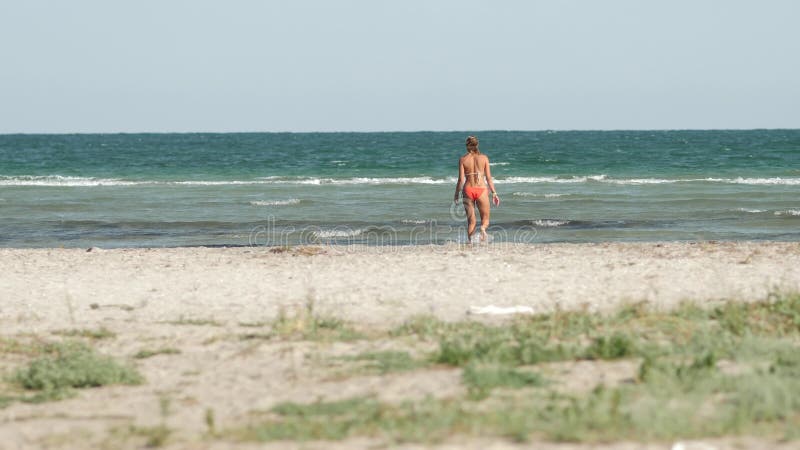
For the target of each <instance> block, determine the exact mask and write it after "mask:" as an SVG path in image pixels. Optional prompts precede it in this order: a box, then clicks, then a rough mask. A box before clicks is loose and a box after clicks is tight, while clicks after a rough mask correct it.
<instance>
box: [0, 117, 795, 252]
mask: <svg viewBox="0 0 800 450" xmlns="http://www.w3.org/2000/svg"><path fill="white" fill-rule="evenodd" d="M467 134H469V133H468V132H418V133H235V134H205V133H200V134H78V135H0V246H3V247H61V246H63V247H89V246H98V247H105V248H108V247H143V246H147V247H159V246H185V245H214V246H223V245H230V246H236V245H285V244H299V243H338V244H347V243H358V244H375V245H380V244H396V245H403V244H428V243H446V242H453V241H456V242H459V241H463V240H464V239H465V230H464V213H463V208H462V207H461V206H460V205H453V203H452V198H453V192H454V188H455V180H456V175H457V172H456V169H457V160H458V157H459V156H460V155H461V154H463V153H464V144H463V143H464V139H465V137H466V136H467ZM477 135H478V137H479V138H480V141H481V150H482V151H483V152H484V153H486V154H487V155H488V156H489V157H490V159H491V162H492V166H491V170H492V173H493V175H494V177H495V182H496V187H497V190H498V193H499V195H500V197H501V199H502V205H501V206H500V207H499V208H495V209H493V210H492V226H491V227H490V234H492V236H493V238H494V240H495V241H496V242H499V241H514V242H600V241H664V240H790V241H796V240H800V130H749V131H714V130H711V131H568V132H567V131H558V132H556V131H540V132H504V131H485V132H480V133H477Z"/></svg>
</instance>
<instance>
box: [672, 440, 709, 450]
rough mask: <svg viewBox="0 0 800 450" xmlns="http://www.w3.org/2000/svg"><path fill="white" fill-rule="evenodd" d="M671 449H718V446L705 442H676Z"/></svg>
mask: <svg viewBox="0 0 800 450" xmlns="http://www.w3.org/2000/svg"><path fill="white" fill-rule="evenodd" d="M671 450H717V448H716V447H714V446H713V445H709V444H706V443H703V442H686V443H684V442H676V443H675V444H673V445H672V449H671Z"/></svg>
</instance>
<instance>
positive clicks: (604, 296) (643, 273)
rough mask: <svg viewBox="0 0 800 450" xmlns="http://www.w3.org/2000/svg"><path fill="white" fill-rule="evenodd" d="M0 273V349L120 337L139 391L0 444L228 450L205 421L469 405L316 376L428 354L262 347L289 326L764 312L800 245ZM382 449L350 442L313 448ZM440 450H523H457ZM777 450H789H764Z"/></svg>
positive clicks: (386, 382) (194, 255)
mask: <svg viewBox="0 0 800 450" xmlns="http://www.w3.org/2000/svg"><path fill="white" fill-rule="evenodd" d="M0 274H2V275H0V298H2V303H1V304H0V329H1V330H2V335H1V336H0V338H2V339H5V341H6V342H11V341H12V340H16V341H25V342H27V341H26V340H28V341H30V340H31V339H46V340H61V339H65V337H64V335H65V334H69V333H65V332H64V330H97V329H104V330H107V331H108V332H109V333H110V334H112V335H113V336H112V337H111V338H102V337H101V338H97V339H93V344H92V345H94V347H96V348H97V350H98V351H99V352H100V353H102V354H107V355H113V356H114V357H116V358H118V359H120V360H124V361H131V363H132V364H135V366H136V368H137V369H138V370H139V372H140V373H141V374H142V376H143V377H144V379H146V382H145V383H143V384H141V385H138V386H107V387H102V388H97V389H85V390H80V391H79V392H78V393H77V395H76V396H74V397H72V398H69V399H66V400H62V401H56V402H48V403H42V404H35V403H25V402H15V403H11V404H10V405H8V406H6V407H5V408H3V409H0V448H2V449H12V448H80V447H83V448H89V445H86V446H85V447H84V444H91V446H94V448H104V447H105V448H137V447H138V446H141V445H142V443H143V441H142V439H143V438H141V437H137V436H136V435H135V433H129V435H125V436H121V434H120V433H121V432H120V431H119V430H121V429H125V428H124V427H130V426H132V425H136V426H140V427H146V426H154V425H157V424H159V423H162V422H166V423H167V424H168V426H169V427H170V429H171V430H173V431H172V432H171V434H170V438H169V440H168V441H167V442H166V443H165V447H167V448H229V447H230V446H232V445H233V444H232V443H231V442H228V441H224V440H215V439H205V438H203V436H204V433H205V434H207V432H208V428H209V424H208V414H209V411H212V412H213V421H212V422H213V424H214V427H216V428H225V427H232V426H236V425H237V424H240V423H244V422H245V421H246V420H247V418H248V417H251V416H252V414H253V412H254V411H264V410H267V409H269V408H270V407H272V406H274V405H275V404H277V403H279V402H283V401H294V402H311V401H314V400H319V399H326V400H336V399H343V398H349V397H352V396H355V395H374V396H377V397H378V398H380V399H381V400H385V401H388V402H393V401H401V400H404V399H409V398H411V399H413V398H423V397H425V396H432V397H434V398H447V397H451V396H456V395H460V394H462V393H463V389H464V388H463V387H462V386H461V385H460V384H459V377H460V376H461V373H460V370H459V369H443V368H425V369H420V370H416V371H411V372H407V373H404V374H390V375H386V376H381V375H376V374H365V375H359V376H352V377H345V376H337V375H336V374H333V375H332V374H331V372H329V371H324V370H319V365H317V363H316V362H315V361H316V360H317V359H319V358H323V357H324V358H330V357H333V356H336V355H347V354H353V353H357V352H363V351H367V350H385V349H398V348H399V349H404V350H407V351H409V352H410V353H411V354H419V353H420V352H425V351H426V350H427V349H426V347H425V346H424V345H422V346H418V345H416V346H415V345H412V344H409V343H408V342H403V341H401V342H396V341H389V340H387V339H385V338H383V337H375V338H366V339H357V340H351V341H347V342H337V341H333V342H330V341H328V342H311V341H306V340H302V339H300V340H294V341H286V340H281V339H277V340H276V339H270V338H269V337H267V338H265V339H260V338H259V334H258V333H259V329H260V328H259V327H261V326H262V325H263V324H267V323H270V322H271V321H274V320H275V319H276V317H278V316H279V315H289V316H294V315H297V314H301V312H302V311H304V310H307V309H308V308H313V310H314V311H315V313H319V314H324V315H325V316H331V317H336V318H339V319H342V320H344V321H346V322H349V323H352V324H354V325H355V326H356V328H357V329H360V330H363V331H364V332H365V333H366V335H367V336H370V334H369V333H370V332H373V331H375V330H378V331H380V330H384V331H385V330H388V329H390V328H392V327H395V326H397V325H400V324H402V323H403V322H404V321H406V320H408V319H410V318H412V317H416V316H420V315H432V316H435V317H436V318H438V319H442V320H445V321H464V320H473V319H474V320H495V321H496V320H498V319H495V318H484V316H476V315H470V314H468V311H469V310H470V307H475V306H478V307H480V306H488V305H495V306H499V307H506V306H526V307H531V308H532V309H533V311H534V312H536V313H545V312H552V311H555V310H558V309H561V310H580V309H588V310H590V311H599V312H602V311H605V310H609V309H610V308H613V307H617V306H619V305H621V304H629V303H636V302H647V303H648V304H649V305H651V306H652V307H653V308H656V309H669V308H672V307H675V306H676V305H678V304H679V303H680V302H682V301H684V300H691V301H694V302H697V303H700V304H709V305H711V304H713V303H714V302H718V301H721V300H741V301H755V300H764V299H766V298H768V296H769V295H770V294H774V293H779V292H795V291H798V290H800V244H799V243H755V242H735V243H714V242H697V243H625V244H612V243H598V244H550V245H511V244H509V245H507V246H503V245H496V246H495V245H490V246H476V247H465V246H457V245H452V246H430V247H429V246H417V247H398V248H375V247H372V248H370V247H296V248H286V249H283V248H277V249H276V248H263V247H246V248H166V249H115V250H104V249H91V251H87V250H86V249H0ZM248 333H249V334H248ZM242 336H245V337H242ZM246 336H249V338H247V337H246ZM164 348H168V349H172V351H170V352H164V354H157V355H155V356H153V357H148V358H143V357H142V358H139V359H136V358H134V355H135V354H137V352H140V351H142V350H144V349H164ZM321 355H322V356H321ZM26 358H27V357H26V356H25V355H24V354H22V353H19V352H17V353H15V352H3V353H0V370H2V371H3V372H4V373H10V372H11V371H13V370H15V368H17V367H19V366H20V365H21V364H23V363H24V362H25V361H26V360H27V359H26ZM324 358H323V359H324ZM609 364H610V365H607V366H603V365H602V364H600V365H597V364H595V365H593V366H591V367H587V366H586V365H585V363H583V365H582V363H580V362H576V363H574V365H573V366H574V367H573V366H569V367H566V368H562V369H563V370H565V371H566V372H569V371H573V372H575V373H576V376H578V375H577V374H578V373H583V374H584V375H583V378H575V379H573V381H572V382H573V383H577V384H578V385H581V384H591V383H594V382H596V378H594V377H588V378H589V379H586V380H584V381H581V379H585V378H586V376H585V374H586V373H596V374H597V376H598V377H599V378H603V377H610V378H611V379H613V378H614V377H615V376H619V377H621V378H624V377H625V374H626V373H628V372H630V371H631V370H635V367H634V368H632V367H629V366H630V365H626V364H625V363H624V362H623V363H613V364H612V363H609ZM615 364H616V365H615ZM560 370H561V369H560ZM566 372H565V373H566ZM619 374H622V375H619ZM565 379H570V378H569V376H565ZM576 380H577V381H576ZM593 380H594V381H593ZM8 389H10V388H6V390H8ZM2 392H3V391H0V393H2ZM165 399H166V400H165ZM165 404H166V405H167V406H165ZM129 429H132V428H129ZM122 434H124V433H122ZM742 439H745V441H743V442H747V441H746V439H750V438H742ZM714 442H716V444H715V445H717V447H715V448H726V446H728V445H734V444H735V443H736V442H740V441H736V440H721V441H720V440H717V441H714ZM78 444H80V445H78ZM372 444H374V442H372V441H369V440H368V441H364V440H350V441H343V442H340V443H337V444H335V445H331V444H320V445H319V447H320V448H331V447H334V446H336V445H338V446H341V447H342V448H344V447H348V446H367V445H372ZM445 444H446V445H454V446H461V445H467V444H468V445H470V446H473V447H480V446H485V445H494V446H495V447H496V448H502V447H506V446H514V445H516V444H513V443H511V442H507V441H505V440H502V439H498V440H492V439H490V440H487V441H469V442H466V441H459V440H458V438H456V440H455V441H454V442H446V443H445ZM761 444H763V442H762V443H760V444H759V445H761ZM239 445H241V446H242V447H243V448H248V447H253V448H255V447H256V445H255V444H248V443H241V444H239ZM271 445H273V446H274V447H275V448H278V447H281V445H279V444H271ZM308 445H311V444H306V446H308ZM520 445H522V444H520ZM528 445H530V444H528ZM546 445H547V446H548V447H549V446H552V447H553V448H590V447H589V446H585V447H582V446H581V445H578V444H546ZM625 445H627V444H624V443H618V444H614V445H610V444H609V446H607V448H612V447H613V448H618V447H621V448H625ZM648 445H649V444H648ZM782 445H787V446H786V448H789V447H788V445H789V444H778V443H770V444H769V446H770V447H774V448H782V447H781V446H782ZM312 446H313V445H312ZM645 447H646V446H642V445H638V444H630V445H629V446H628V447H627V448H645ZM258 448H262V447H261V446H259V447H258ZM537 448H547V447H546V446H544V444H537ZM591 448H606V447H604V446H599V447H598V446H592V447H591ZM649 448H666V447H665V446H664V445H663V444H652V445H651V446H650V447H649ZM686 448H690V447H686ZM698 448H699V447H698Z"/></svg>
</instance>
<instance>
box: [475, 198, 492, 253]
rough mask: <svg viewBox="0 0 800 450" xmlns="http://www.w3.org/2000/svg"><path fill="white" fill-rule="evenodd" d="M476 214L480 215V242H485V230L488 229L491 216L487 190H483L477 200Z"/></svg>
mask: <svg viewBox="0 0 800 450" xmlns="http://www.w3.org/2000/svg"><path fill="white" fill-rule="evenodd" d="M475 203H477V204H478V212H480V213H481V241H485V240H486V229H487V228H489V216H490V215H491V206H490V204H491V202H490V201H489V189H485V190H484V191H483V193H482V194H481V196H480V197H478V200H476V201H475Z"/></svg>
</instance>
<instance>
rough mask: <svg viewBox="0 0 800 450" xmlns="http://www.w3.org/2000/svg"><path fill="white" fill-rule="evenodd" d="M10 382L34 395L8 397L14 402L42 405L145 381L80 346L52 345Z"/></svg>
mask: <svg viewBox="0 0 800 450" xmlns="http://www.w3.org/2000/svg"><path fill="white" fill-rule="evenodd" d="M9 381H10V382H11V383H12V384H13V385H15V386H18V387H19V388H21V389H23V390H24V391H26V392H32V394H31V395H25V394H23V395H16V396H9V397H7V399H6V402H5V403H6V404H8V403H10V402H11V401H12V400H18V401H22V402H27V403H41V402H45V401H54V400H61V399H64V398H68V397H71V396H73V395H74V389H82V388H90V387H99V386H105V385H112V384H140V383H142V382H143V381H144V379H143V377H142V376H141V375H140V374H139V373H138V372H137V371H136V370H135V369H134V368H132V367H129V366H126V365H123V364H120V363H118V362H117V361H115V360H114V359H113V358H111V357H108V356H104V355H100V354H98V353H96V352H95V351H94V350H93V349H92V348H91V347H88V346H87V345H85V344H83V343H81V342H74V341H69V342H62V343H54V344H51V345H50V346H49V347H48V348H47V352H46V353H45V354H44V355H42V356H39V357H37V358H35V359H33V360H32V361H30V362H29V363H28V364H27V365H25V366H24V367H21V368H19V369H18V370H16V371H15V372H14V373H13V375H12V376H10V377H9Z"/></svg>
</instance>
